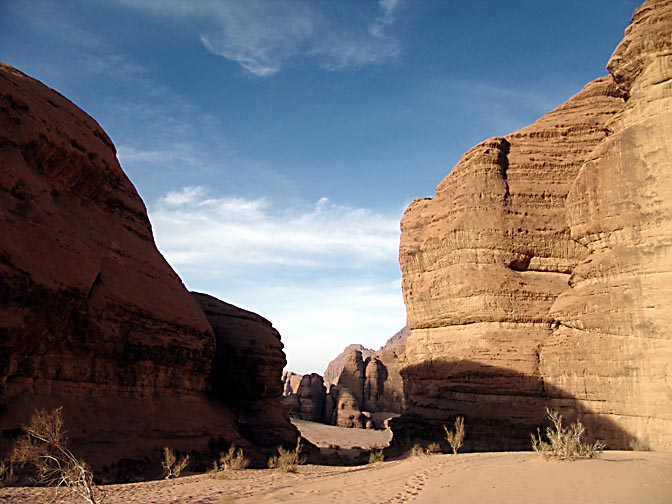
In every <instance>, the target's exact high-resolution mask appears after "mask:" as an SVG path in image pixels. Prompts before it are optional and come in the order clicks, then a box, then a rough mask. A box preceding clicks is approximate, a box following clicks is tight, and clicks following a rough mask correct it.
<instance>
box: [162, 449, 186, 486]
mask: <svg viewBox="0 0 672 504" xmlns="http://www.w3.org/2000/svg"><path fill="white" fill-rule="evenodd" d="M188 464H189V455H185V456H183V457H182V458H180V459H178V458H177V456H176V455H175V451H173V449H172V448H169V447H167V446H166V447H165V448H164V449H163V460H162V461H161V466H162V467H163V474H164V476H165V479H174V478H179V477H180V473H181V472H182V471H183V470H184V468H185V467H187V465H188Z"/></svg>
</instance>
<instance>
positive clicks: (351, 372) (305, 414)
mask: <svg viewBox="0 0 672 504" xmlns="http://www.w3.org/2000/svg"><path fill="white" fill-rule="evenodd" d="M409 334H410V332H409V331H408V329H407V328H405V327H404V328H403V329H402V330H401V331H399V332H398V333H396V334H395V335H394V336H392V337H391V338H390V339H389V340H388V341H387V343H386V344H385V346H384V347H382V348H381V349H380V350H378V351H374V350H369V349H367V348H364V347H363V346H362V345H359V344H353V345H348V346H347V347H346V348H345V350H344V351H343V352H341V354H339V355H338V356H337V357H336V358H335V359H334V360H332V361H331V362H330V363H329V364H328V365H327V369H326V370H325V375H326V374H329V375H330V376H331V380H330V382H328V384H325V383H324V381H323V379H322V377H320V376H319V375H318V374H316V373H313V374H311V375H304V376H301V375H297V374H295V373H292V372H289V371H285V372H284V373H283V378H282V380H283V384H284V391H283V395H284V397H283V403H284V405H285V408H286V409H287V410H288V412H289V414H290V415H291V416H293V417H296V418H301V419H302V420H311V419H312V421H315V422H321V423H326V424H329V425H338V426H339V427H356V428H362V429H371V428H374V427H376V428H381V427H382V426H383V421H384V420H385V419H387V418H389V417H390V416H393V415H392V414H394V413H401V412H402V410H403V406H404V399H403V386H402V382H401V375H400V374H399V367H400V358H401V357H402V356H403V355H404V345H405V342H406V338H407V337H408V335H409ZM336 371H338V373H339V374H338V376H336V377H334V376H335V374H334V373H335V372H336ZM315 408H317V409H318V410H319V411H321V412H322V417H321V418H319V415H317V414H316V410H315ZM318 418H319V419H318Z"/></svg>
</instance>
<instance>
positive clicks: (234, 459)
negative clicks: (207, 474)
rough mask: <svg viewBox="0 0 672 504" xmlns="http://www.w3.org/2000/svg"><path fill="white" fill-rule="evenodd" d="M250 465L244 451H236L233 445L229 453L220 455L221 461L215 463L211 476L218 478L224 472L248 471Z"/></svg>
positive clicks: (239, 449) (240, 449)
mask: <svg viewBox="0 0 672 504" xmlns="http://www.w3.org/2000/svg"><path fill="white" fill-rule="evenodd" d="M249 465H250V459H249V458H247V457H246V456H245V453H244V452H243V449H242V448H238V449H236V447H235V446H233V445H231V446H230V447H229V451H228V452H226V453H224V452H221V453H220V454H219V460H216V461H215V462H214V464H213V468H212V471H211V475H212V476H214V477H218V476H220V475H221V474H223V473H224V471H240V470H242V469H246V468H247V466H249Z"/></svg>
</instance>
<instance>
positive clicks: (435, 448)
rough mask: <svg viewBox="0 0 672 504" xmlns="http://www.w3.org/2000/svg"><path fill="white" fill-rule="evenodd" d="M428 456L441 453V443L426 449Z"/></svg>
mask: <svg viewBox="0 0 672 504" xmlns="http://www.w3.org/2000/svg"><path fill="white" fill-rule="evenodd" d="M426 451H427V454H428V455H434V454H435V453H441V446H439V443H436V442H435V443H429V444H428V445H427V448H426Z"/></svg>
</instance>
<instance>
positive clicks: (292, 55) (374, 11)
mask: <svg viewBox="0 0 672 504" xmlns="http://www.w3.org/2000/svg"><path fill="white" fill-rule="evenodd" d="M117 3H120V4H123V5H125V6H127V7H129V8H133V9H139V10H140V11H141V12H144V13H145V14H147V15H151V16H158V17H161V18H162V19H167V18H169V19H171V20H172V22H174V23H178V24H179V25H180V26H181V27H186V29H190V30H192V31H194V36H198V38H199V39H200V41H201V42H202V43H203V45H204V47H205V48H206V49H207V50H208V51H210V52H211V53H213V54H216V55H219V56H222V57H224V58H226V59H228V60H230V61H234V62H236V63H238V64H239V65H240V66H242V67H243V68H244V69H245V70H246V71H248V72H249V73H251V74H253V75H256V76H258V77H267V76H271V75H274V74H277V73H278V72H280V71H281V70H282V69H284V68H285V67H287V66H289V65H293V64H296V63H297V61H298V60H299V59H300V58H302V57H304V58H309V59H312V60H315V61H316V62H317V63H318V65H320V66H321V67H322V68H325V69H329V70H337V69H343V68H352V67H354V68H358V67H362V66H366V65H370V64H375V63H381V62H385V61H389V60H390V59H392V58H394V57H396V56H397V55H398V54H399V53H400V45H399V43H398V41H397V40H396V39H395V38H394V37H393V36H391V35H390V34H389V33H387V32H388V31H389V28H390V27H391V26H392V25H393V24H394V22H395V21H396V13H397V11H398V10H399V5H400V3H401V0H380V1H379V2H378V3H377V4H373V2H371V3H372V4H373V5H366V4H364V5H357V4H339V5H337V6H335V8H334V6H332V5H328V4H327V5H328V6H325V7H324V8H323V9H320V8H319V7H320V5H319V4H317V3H314V2H302V1H296V0H293V1H292V0H274V1H268V0H231V1H227V2H218V1H211V0H202V1H199V2H191V3H188V4H187V3H185V2H181V1H177V0H163V1H160V2H159V1H156V0H134V1H131V0H117Z"/></svg>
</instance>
